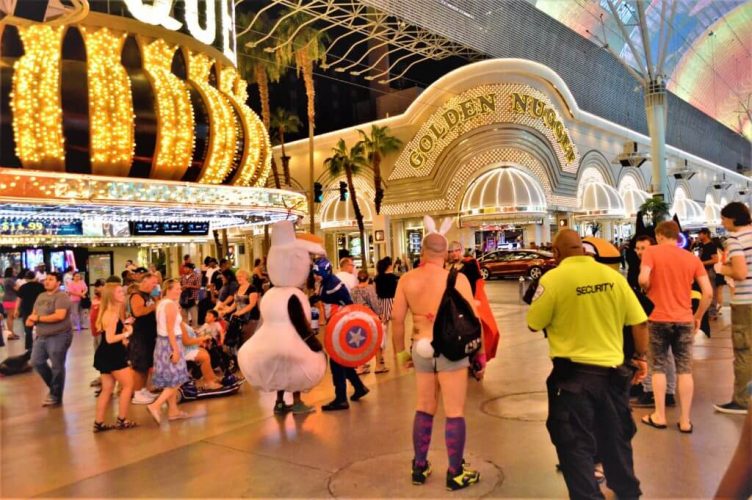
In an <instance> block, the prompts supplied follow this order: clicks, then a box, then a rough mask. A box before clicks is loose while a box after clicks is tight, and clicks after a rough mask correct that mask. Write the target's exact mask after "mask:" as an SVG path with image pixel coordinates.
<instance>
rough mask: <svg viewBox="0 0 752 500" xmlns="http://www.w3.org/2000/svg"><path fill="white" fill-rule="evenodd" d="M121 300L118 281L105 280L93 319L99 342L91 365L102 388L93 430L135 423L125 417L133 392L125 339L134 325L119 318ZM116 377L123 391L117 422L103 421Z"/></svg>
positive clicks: (120, 427) (123, 426) (122, 303)
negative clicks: (95, 370) (99, 378)
mask: <svg viewBox="0 0 752 500" xmlns="http://www.w3.org/2000/svg"><path fill="white" fill-rule="evenodd" d="M124 304H125V293H123V287H121V286H120V285H118V284H117V283H108V284H107V285H105V286H104V287H103V289H102V300H101V302H100V304H99V313H98V314H97V320H96V322H95V326H96V330H97V332H100V333H99V335H100V337H101V342H100V344H99V346H98V347H97V350H96V352H95V353H94V368H96V369H97V370H99V372H100V373H101V374H102V377H101V384H102V392H100V393H99V397H98V398H97V410H96V417H95V419H94V429H93V430H94V432H102V431H108V430H111V429H118V430H124V429H131V428H133V427H136V425H137V424H136V423H135V422H133V421H131V420H128V418H127V417H128V408H129V407H130V404H131V396H132V395H133V375H132V374H131V369H130V368H129V367H128V350H127V349H126V347H125V342H127V339H128V337H130V335H131V333H133V328H132V327H131V325H129V324H128V325H126V324H123V321H122V320H121V317H122V315H123V307H124ZM116 381H117V382H119V383H120V387H122V391H121V392H120V399H119V400H118V417H117V422H116V423H115V425H110V424H105V423H104V417H105V413H106V411H107V406H108V405H109V403H110V400H111V399H112V391H113V390H114V388H115V382H116Z"/></svg>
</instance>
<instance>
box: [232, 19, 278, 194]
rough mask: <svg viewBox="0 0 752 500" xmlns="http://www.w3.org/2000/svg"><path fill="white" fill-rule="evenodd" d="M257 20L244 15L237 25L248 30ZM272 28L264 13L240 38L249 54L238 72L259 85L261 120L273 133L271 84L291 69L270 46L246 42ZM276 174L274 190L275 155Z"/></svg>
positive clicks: (273, 167) (241, 62)
mask: <svg viewBox="0 0 752 500" xmlns="http://www.w3.org/2000/svg"><path fill="white" fill-rule="evenodd" d="M254 17H255V14H254V13H252V12H248V13H245V12H243V13H240V14H239V15H238V19H237V24H238V26H242V27H246V26H248V25H250V23H251V22H253V19H254ZM270 26H271V24H270V22H269V18H268V17H267V16H265V15H263V14H262V15H261V16H259V19H258V20H257V21H256V23H255V24H254V26H253V30H251V31H248V32H247V33H244V34H243V35H241V36H239V37H238V47H242V50H243V51H244V52H245V56H244V57H240V58H239V60H238V69H239V70H240V74H241V75H242V77H243V78H244V79H245V80H246V81H255V82H256V85H258V91H259V101H260V102H261V121H262V122H263V123H264V126H265V127H266V129H267V130H269V131H271V130H270V128H269V127H270V124H271V113H270V110H269V83H270V82H271V83H276V82H278V81H279V79H280V78H281V77H282V74H283V73H284V71H285V69H286V67H287V66H286V65H284V64H281V61H280V60H279V59H278V58H277V57H275V56H274V54H270V53H269V52H267V51H266V48H267V47H269V45H268V44H265V43H261V44H259V45H256V46H254V47H252V48H249V47H246V43H248V42H251V41H253V40H254V39H255V38H259V37H260V36H263V34H264V33H266V32H267V31H268V28H269V27H270ZM272 174H273V176H274V187H276V188H277V189H279V188H280V187H281V185H280V182H279V169H278V168H277V162H275V161H274V156H272Z"/></svg>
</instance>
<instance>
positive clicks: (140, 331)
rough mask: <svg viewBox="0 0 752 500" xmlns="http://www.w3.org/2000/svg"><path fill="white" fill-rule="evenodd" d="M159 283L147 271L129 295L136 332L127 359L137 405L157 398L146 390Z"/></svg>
mask: <svg viewBox="0 0 752 500" xmlns="http://www.w3.org/2000/svg"><path fill="white" fill-rule="evenodd" d="M156 286H157V277H156V276H154V275H152V274H149V273H147V274H145V275H144V276H143V277H142V278H141V282H140V283H139V284H138V287H137V289H136V290H135V291H134V293H132V294H130V295H129V296H128V302H129V304H130V314H131V316H133V318H135V319H134V321H133V335H132V336H131V338H130V339H129V344H128V358H129V360H130V363H131V368H132V371H133V401H132V403H133V404H137V405H146V404H149V403H151V402H153V401H154V399H155V398H156V397H157V396H156V395H155V394H153V393H151V392H150V391H149V390H148V389H147V381H148V378H149V370H150V369H151V368H152V366H153V365H154V348H155V346H156V343H157V316H156V310H157V300H156V299H155V298H154V297H153V296H152V291H153V290H154V289H155V288H156Z"/></svg>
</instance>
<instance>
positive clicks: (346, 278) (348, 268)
mask: <svg viewBox="0 0 752 500" xmlns="http://www.w3.org/2000/svg"><path fill="white" fill-rule="evenodd" d="M354 271H355V264H353V260H352V258H350V257H342V258H341V259H339V272H338V273H337V274H335V276H336V277H337V278H339V280H340V281H341V282H342V283H344V284H345V286H346V287H347V290H348V291H350V290H352V289H353V288H355V287H356V286H358V276H357V275H356V274H355V272H354Z"/></svg>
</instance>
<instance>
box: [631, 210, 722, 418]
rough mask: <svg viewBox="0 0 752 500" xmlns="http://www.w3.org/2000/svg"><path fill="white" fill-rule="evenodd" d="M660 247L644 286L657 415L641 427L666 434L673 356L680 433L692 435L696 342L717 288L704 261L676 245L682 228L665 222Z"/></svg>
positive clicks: (651, 253) (658, 232)
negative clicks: (695, 289) (698, 295)
mask: <svg viewBox="0 0 752 500" xmlns="http://www.w3.org/2000/svg"><path fill="white" fill-rule="evenodd" d="M655 239H656V241H657V242H658V244H657V245H655V246H651V247H648V248H647V249H646V250H645V253H644V254H643V255H642V265H641V266H640V276H639V283H640V285H641V286H642V287H643V288H644V289H646V290H647V291H648V297H649V298H650V300H652V301H653V304H654V305H655V308H654V309H653V312H652V313H651V314H650V321H649V323H648V327H649V329H650V358H649V361H650V365H651V368H652V371H653V393H654V395H655V412H653V413H652V414H651V415H647V416H645V417H643V419H642V422H643V423H644V424H647V425H650V426H652V427H655V428H657V429H665V428H666V404H665V402H666V400H665V396H666V356H667V354H668V349H669V346H670V347H671V350H672V351H673V353H674V359H675V363H676V373H677V382H678V384H677V385H678V391H677V392H678V394H679V408H680V410H681V414H680V416H679V423H678V424H677V425H678V427H679V430H680V431H682V432H685V433H690V432H692V421H691V420H690V418H689V413H690V408H691V406H692V394H693V392H694V380H693V379H692V342H693V340H694V333H695V332H696V331H697V329H698V328H699V327H700V320H701V319H702V316H703V314H705V311H706V310H707V309H708V306H709V305H710V301H711V300H712V299H713V288H712V286H711V285H710V279H709V278H708V274H707V272H706V271H705V268H704V267H703V265H702V262H701V261H700V259H698V258H697V257H696V256H695V255H693V254H692V253H690V252H687V251H686V250H684V249H682V248H679V246H678V245H677V242H678V239H679V225H678V224H677V223H676V222H674V221H665V222H661V223H660V224H658V227H656V228H655ZM694 281H697V284H698V285H699V286H700V290H701V291H702V300H701V301H700V306H699V307H698V308H697V311H696V312H695V313H694V314H692V301H691V292H692V283H693V282H694Z"/></svg>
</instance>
